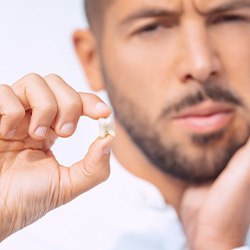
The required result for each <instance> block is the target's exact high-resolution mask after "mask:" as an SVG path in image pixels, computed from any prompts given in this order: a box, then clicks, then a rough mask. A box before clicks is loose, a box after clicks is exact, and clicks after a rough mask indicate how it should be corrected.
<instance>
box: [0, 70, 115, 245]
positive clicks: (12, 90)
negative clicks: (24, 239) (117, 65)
mask: <svg viewBox="0 0 250 250" xmlns="http://www.w3.org/2000/svg"><path fill="white" fill-rule="evenodd" d="M110 114H111V110H110V108H108V107H107V106H106V105H104V103H103V102H102V101H101V100H100V99H99V98H98V97H97V96H95V95H92V94H86V93H81V94H79V93H77V92H75V91H74V90H73V89H72V88H71V87H69V86H68V85H67V84H66V83H65V82H64V81H63V80H62V79H61V78H60V77H59V76H56V75H49V76H47V77H45V78H42V77H41V76H39V75H36V74H30V75H27V76H25V77H24V78H22V79H21V80H19V81H17V82H16V83H15V84H14V85H13V86H12V87H9V86H7V85H1V86H0V115H1V116H0V117H1V123H0V241H1V240H3V239H5V238H6V237H7V236H9V235H10V234H12V233H14V232H16V231H17V230H20V229H21V228H23V227H25V226H27V225H29V224H31V223H33V222H34V221H36V220H38V219H39V218H41V217H42V216H44V215H45V214H46V213H47V212H49V211H50V210H52V209H54V208H56V207H58V206H60V205H62V204H65V203H67V202H69V201H70V200H72V199H73V198H75V197H76V196H78V195H79V194H81V193H83V192H85V191H87V190H88V189H90V188H92V187H94V186H95V185H97V184H98V183H100V182H102V181H104V180H105V179H106V178H107V177H108V175H109V156H110V154H109V152H110V149H111V146H112V143H113V138H112V137H111V136H107V137H105V138H104V139H100V138H99V139H97V140H96V141H95V142H94V143H93V144H92V145H91V146H90V148H89V151H88V153H87V154H86V156H85V158H84V159H83V160H81V161H79V162H77V163H75V164H73V165H72V166H71V167H70V168H67V167H64V166H61V165H60V164H59V163H58V162H57V161H56V159H55V157H54V156H53V154H52V152H51V151H50V148H51V146H52V144H53V142H54V141H55V139H56V138H57V137H58V136H60V137H68V136H71V135H72V134H73V133H74V131H75V129H76V126H77V122H78V120H79V118H80V116H81V115H85V116H89V117H91V118H93V119H98V118H100V117H107V116H109V115H110ZM62 153H65V152H62ZM69 154H70V152H69Z"/></svg>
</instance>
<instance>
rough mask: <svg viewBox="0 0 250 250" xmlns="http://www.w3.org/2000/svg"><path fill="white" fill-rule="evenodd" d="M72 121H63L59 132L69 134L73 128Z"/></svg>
mask: <svg viewBox="0 0 250 250" xmlns="http://www.w3.org/2000/svg"><path fill="white" fill-rule="evenodd" d="M74 127H75V125H74V123H73V122H68V123H65V124H64V125H63V126H62V127H61V132H62V133H63V134H71V133H72V132H73V130H74Z"/></svg>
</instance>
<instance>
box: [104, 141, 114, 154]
mask: <svg viewBox="0 0 250 250" xmlns="http://www.w3.org/2000/svg"><path fill="white" fill-rule="evenodd" d="M110 138H111V139H110V140H109V142H108V143H107V144H106V145H105V146H104V147H103V153H104V154H109V153H110V152H111V149H112V146H113V143H114V138H113V137H110Z"/></svg>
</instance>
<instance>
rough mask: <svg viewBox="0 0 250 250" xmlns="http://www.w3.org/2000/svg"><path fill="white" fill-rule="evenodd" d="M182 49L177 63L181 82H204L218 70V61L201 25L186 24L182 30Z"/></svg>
mask: <svg viewBox="0 0 250 250" xmlns="http://www.w3.org/2000/svg"><path fill="white" fill-rule="evenodd" d="M181 41H182V42H181V44H182V46H181V47H182V49H181V53H180V55H181V56H180V58H181V59H180V63H179V64H178V67H179V69H178V72H179V78H180V80H181V82H183V83H187V82H188V81H190V80H191V81H196V82H198V83H204V82H206V81H207V80H208V79H209V78H210V77H211V76H215V75H217V74H218V73H219V71H220V61H219V58H218V55H217V54H216V51H215V50H214V49H213V48H212V46H211V41H210V40H209V35H208V31H207V30H206V28H205V27H203V26H199V27H197V26H194V25H192V24H190V25H187V26H186V27H185V28H183V30H182V39H181Z"/></svg>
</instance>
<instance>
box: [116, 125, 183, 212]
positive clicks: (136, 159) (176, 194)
mask: <svg viewBox="0 0 250 250" xmlns="http://www.w3.org/2000/svg"><path fill="white" fill-rule="evenodd" d="M124 149H126V150H124ZM113 152H114V154H115V156H116V158H117V159H118V161H119V162H120V163H121V164H122V165H123V167H124V168H126V169H127V170H128V171H129V172H131V173H132V174H134V175H135V176H137V177H140V178H142V179H145V180H147V181H149V182H150V183H152V184H154V185H155V186H156V187H157V188H158V189H159V191H160V192H161V193H162V195H163V197H164V199H165V201H166V202H167V203H169V204H170V205H172V206H173V207H174V208H175V209H176V210H177V211H178V210H179V209H178V208H179V206H180V201H181V195H182V193H183V190H184V189H185V186H186V184H185V183H184V182H181V181H180V180H177V179H175V178H173V177H171V176H169V175H167V174H165V173H163V172H162V171H161V170H159V169H158V168H157V167H156V166H154V165H153V164H152V163H151V162H150V161H149V160H148V158H147V157H146V156H145V155H144V154H143V152H142V151H141V150H140V149H139V148H138V147H137V145H136V144H135V143H134V142H133V141H132V140H131V138H130V136H129V135H128V133H127V132H126V131H125V130H124V128H123V127H122V126H121V124H120V123H119V122H117V121H116V140H115V143H114V147H113Z"/></svg>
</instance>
